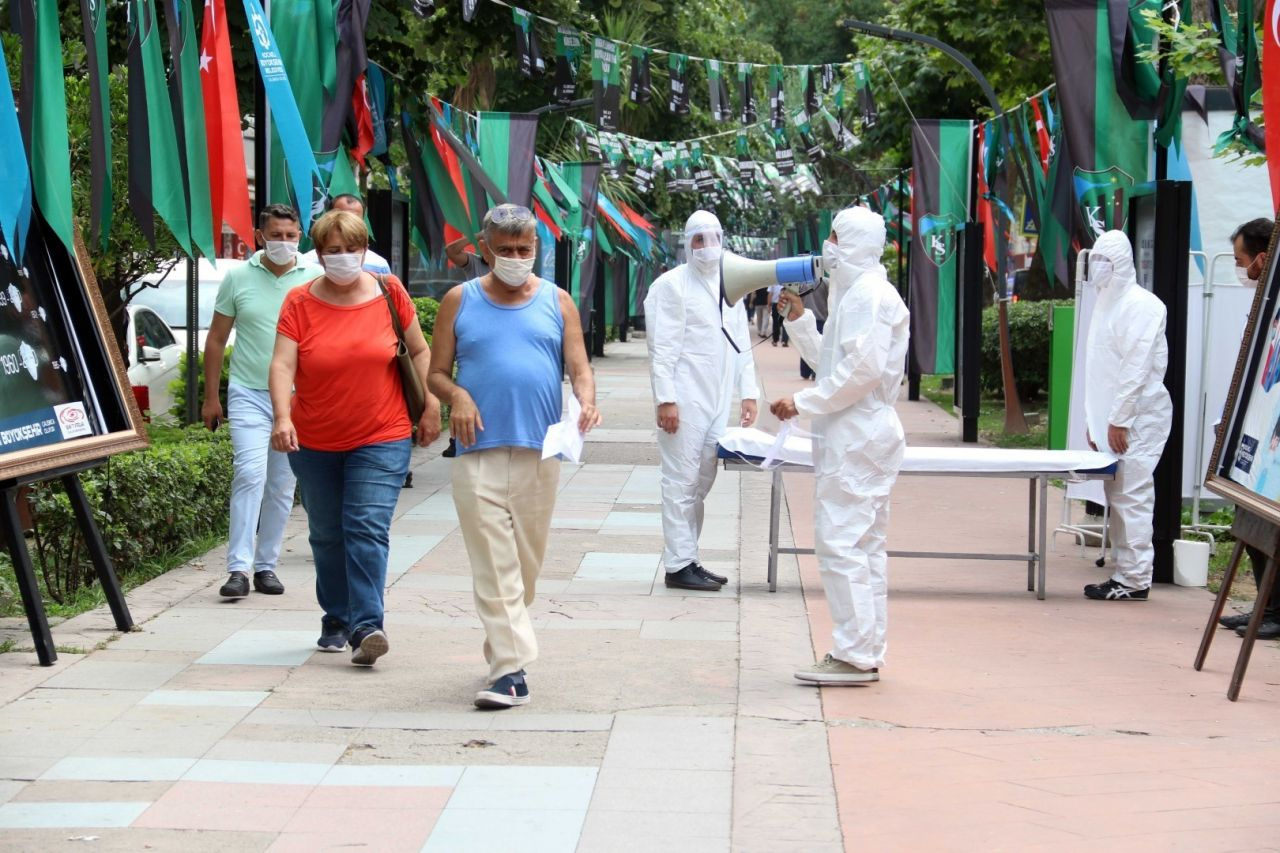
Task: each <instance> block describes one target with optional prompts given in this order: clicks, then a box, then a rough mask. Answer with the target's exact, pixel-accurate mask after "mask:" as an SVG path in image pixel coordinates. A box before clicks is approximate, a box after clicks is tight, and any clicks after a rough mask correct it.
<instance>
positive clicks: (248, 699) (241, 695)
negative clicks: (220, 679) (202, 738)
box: [138, 690, 271, 708]
mask: <svg viewBox="0 0 1280 853" xmlns="http://www.w3.org/2000/svg"><path fill="white" fill-rule="evenodd" d="M270 695H271V694H270V693H268V692H266V691H265V690H153V691H151V692H150V693H148V694H147V695H146V696H144V697H143V698H142V701H141V702H139V703H138V704H140V705H175V706H182V707H197V708H199V707H208V708H255V707H257V706H258V705H259V704H261V702H262V701H263V700H264V699H266V698H267V697H268V696H270Z"/></svg>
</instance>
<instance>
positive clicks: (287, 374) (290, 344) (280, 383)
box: [267, 333, 298, 453]
mask: <svg viewBox="0 0 1280 853" xmlns="http://www.w3.org/2000/svg"><path fill="white" fill-rule="evenodd" d="M297 373H298V342H297V341H295V340H293V339H292V338H286V337H285V336H284V335H281V334H278V333H277V334H276V348H275V352H273V353H272V355H271V369H270V371H269V373H268V374H267V389H268V392H269V393H270V394H271V417H272V423H271V446H272V447H274V448H275V449H276V450H279V451H280V452H281V453H291V452H293V451H295V450H297V449H298V433H297V431H296V430H294V428H293V378H294V376H296V375H297Z"/></svg>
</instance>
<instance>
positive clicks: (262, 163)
mask: <svg viewBox="0 0 1280 853" xmlns="http://www.w3.org/2000/svg"><path fill="white" fill-rule="evenodd" d="M262 11H263V13H264V14H265V15H266V16H267V23H268V24H270V23H271V0H262ZM254 69H255V70H256V72H257V73H256V74H254V78H253V79H254V82H253V212H254V221H255V222H256V221H257V217H258V215H259V214H261V213H262V209H263V208H264V207H266V206H267V205H268V204H270V202H271V105H270V104H268V103H267V90H266V87H265V86H263V84H262V69H261V68H260V67H259V66H258V64H257V62H255V63H254ZM249 248H250V251H252V250H253V247H252V246H250V247H249Z"/></svg>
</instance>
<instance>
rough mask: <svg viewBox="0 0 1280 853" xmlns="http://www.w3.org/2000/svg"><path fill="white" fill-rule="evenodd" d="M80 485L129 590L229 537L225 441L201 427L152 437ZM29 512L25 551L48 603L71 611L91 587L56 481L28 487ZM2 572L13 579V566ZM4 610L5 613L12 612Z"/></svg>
mask: <svg viewBox="0 0 1280 853" xmlns="http://www.w3.org/2000/svg"><path fill="white" fill-rule="evenodd" d="M80 482H81V483H82V484H83V485H84V490H85V494H86V495H87V496H88V498H89V503H90V505H91V506H92V507H93V513H94V518H95V519H96V520H97V523H98V529H99V531H100V532H101V533H102V538H103V541H104V542H105V543H106V546H107V551H108V553H109V554H110V555H111V559H112V561H113V562H114V564H115V569H116V573H117V575H118V576H119V577H120V578H121V581H122V582H125V583H126V585H128V583H127V582H128V579H129V576H130V575H131V574H134V573H137V572H139V571H142V570H144V569H148V568H149V569H152V571H151V572H150V573H151V574H155V573H157V572H156V571H155V568H156V563H157V560H158V559H162V558H164V557H165V556H166V555H174V554H178V553H181V552H183V551H184V550H188V549H189V548H190V546H191V544H192V543H193V542H196V541H198V540H203V539H208V538H210V537H222V536H225V535H226V531H227V522H228V517H227V506H228V503H229V501H230V498H231V441H230V438H229V433H228V431H227V430H225V429H223V430H218V431H217V432H214V433H211V432H209V431H208V430H206V429H205V428H204V427H203V426H200V425H196V426H191V427H188V428H187V429H185V430H181V429H168V430H165V429H156V430H154V431H153V444H152V446H151V447H148V448H146V449H144V450H137V451H134V452H132V453H126V454H122V455H120V456H115V457H112V458H111V460H110V461H109V462H108V463H106V464H104V465H102V466H101V467H98V468H94V469H92V470H89V471H85V472H83V473H82V474H80ZM30 506H31V520H32V527H33V536H32V537H31V538H30V539H29V540H28V543H27V544H28V548H29V549H30V551H31V556H32V560H33V562H34V563H35V568H36V572H37V574H38V575H39V578H40V582H41V586H42V587H43V590H44V595H45V598H46V600H49V601H52V602H56V603H58V604H65V603H68V602H70V601H71V600H72V599H74V598H76V597H77V595H78V594H79V593H80V592H81V591H82V590H85V589H86V588H88V587H90V586H93V585H95V584H96V576H95V574H94V570H93V565H92V563H90V562H89V557H88V553H87V552H86V551H85V548H84V541H83V539H82V537H81V535H80V530H79V527H78V526H77V524H76V520H75V515H74V514H73V513H72V511H71V503H70V501H69V500H68V499H67V495H66V492H65V491H64V490H63V488H62V484H61V482H60V481H57V480H54V481H51V482H42V483H36V484H34V485H33V486H32V489H31V495H30ZM6 563H7V561H6ZM171 567H172V566H164V567H162V568H171ZM4 568H5V572H4V574H5V575H7V576H8V577H11V576H12V575H11V573H12V566H11V565H7V564H6V565H5V566H4ZM9 604H10V606H9V607H7V608H5V609H7V610H12V609H13V608H12V602H10V603H9ZM17 610H18V612H19V613H20V612H21V604H20V603H18V604H17Z"/></svg>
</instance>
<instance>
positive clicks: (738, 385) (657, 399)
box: [644, 210, 760, 572]
mask: <svg viewBox="0 0 1280 853" xmlns="http://www.w3.org/2000/svg"><path fill="white" fill-rule="evenodd" d="M695 237H700V239H699V240H698V243H699V246H698V247H697V248H694V246H693V242H694V238H695ZM723 242H724V231H723V229H722V228H721V227H720V220H719V219H717V218H716V216H715V214H713V213H709V212H707V211H705V210H699V211H695V212H694V213H693V215H691V216H690V217H689V220H688V222H687V223H686V225H685V247H686V251H687V253H688V257H689V261H688V262H687V263H684V264H681V265H680V266H678V267H676V268H675V269H672V270H670V271H668V272H666V273H663V274H662V275H661V276H659V277H658V279H657V280H656V281H654V282H653V284H652V285H651V286H650V288H649V293H648V295H647V296H646V297H645V300H644V317H645V342H646V344H647V345H648V347H649V378H650V380H651V381H652V383H653V401H654V405H655V406H660V405H662V404H663V403H675V404H676V405H677V406H678V411H679V417H680V425H679V428H678V429H677V430H676V432H675V433H667V432H664V431H661V430H659V432H658V450H659V454H660V457H661V485H662V529H663V538H664V540H665V549H664V552H663V565H664V566H665V567H666V569H667V571H669V572H670V571H678V570H679V569H681V568H683V567H684V566H686V565H688V564H689V563H690V562H693V561H695V560H697V558H698V534H699V532H700V530H701V528H702V502H703V499H704V498H705V497H706V495H707V493H708V492H709V491H710V489H711V486H712V484H713V483H714V482H715V475H716V441H717V440H718V439H719V438H720V436H721V435H723V434H724V430H725V426H726V424H727V421H728V419H729V416H730V410H731V408H732V406H733V397H734V391H735V390H736V391H737V392H738V394H739V395H741V397H742V399H744V400H747V399H751V400H754V399H756V398H757V397H759V396H760V389H759V387H758V386H757V384H756V373H755V367H754V365H753V363H752V358H751V335H750V332H749V331H748V327H747V311H746V308H745V307H744V306H743V305H742V303H741V302H739V303H738V304H737V305H732V306H730V305H726V304H725V303H724V301H723V299H722V298H721V289H720V252H721V247H722V246H723ZM726 334H727V335H728V337H726ZM729 338H732V340H733V344H732V345H731V344H730V343H729ZM735 345H736V346H737V350H736V351H735V349H734V346H735ZM735 423H736V419H735Z"/></svg>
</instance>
